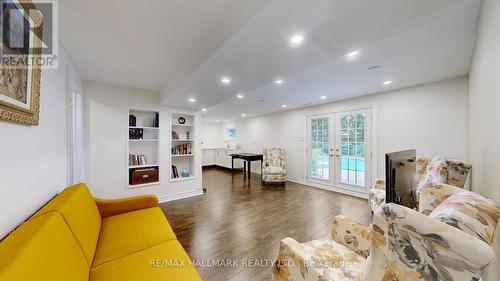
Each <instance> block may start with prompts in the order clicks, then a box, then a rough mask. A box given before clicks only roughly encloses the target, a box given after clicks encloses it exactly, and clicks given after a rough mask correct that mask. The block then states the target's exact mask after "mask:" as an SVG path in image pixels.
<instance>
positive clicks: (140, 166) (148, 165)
mask: <svg viewBox="0 0 500 281" xmlns="http://www.w3.org/2000/svg"><path fill="white" fill-rule="evenodd" d="M158 166H160V165H158V164H146V165H129V166H128V167H129V168H130V169H137V168H150V167H158Z"/></svg>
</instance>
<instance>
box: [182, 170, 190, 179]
mask: <svg viewBox="0 0 500 281" xmlns="http://www.w3.org/2000/svg"><path fill="white" fill-rule="evenodd" d="M190 176H191V175H190V174H189V173H188V171H186V170H182V173H181V177H183V178H189V177H190Z"/></svg>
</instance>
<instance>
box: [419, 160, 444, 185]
mask: <svg viewBox="0 0 500 281" xmlns="http://www.w3.org/2000/svg"><path fill="white" fill-rule="evenodd" d="M447 180H448V164H447V162H446V158H444V157H434V158H432V160H431V161H430V162H429V165H427V168H426V169H425V172H424V175H422V177H421V179H420V181H419V182H418V183H417V186H416V192H417V194H419V193H420V190H421V189H422V187H424V186H426V185H427V184H429V183H446V182H447Z"/></svg>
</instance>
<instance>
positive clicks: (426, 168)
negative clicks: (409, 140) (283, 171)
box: [368, 157, 472, 212]
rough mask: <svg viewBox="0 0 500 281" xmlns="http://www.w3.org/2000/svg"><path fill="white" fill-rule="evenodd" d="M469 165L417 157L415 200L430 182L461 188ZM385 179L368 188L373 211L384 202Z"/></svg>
mask: <svg viewBox="0 0 500 281" xmlns="http://www.w3.org/2000/svg"><path fill="white" fill-rule="evenodd" d="M471 167H472V166H471V165H469V164H466V163H463V162H460V161H457V160H454V159H447V158H444V157H433V158H432V159H431V158H428V157H419V158H417V162H416V173H415V181H414V183H415V186H414V191H415V195H416V198H415V200H416V202H417V204H418V197H419V195H420V189H421V188H422V187H423V186H425V185H427V184H430V183H446V184H449V185H453V186H456V187H460V188H463V187H464V186H465V182H466V181H467V177H468V175H469V172H470V169H471ZM385 192H386V190H385V181H384V180H382V179H377V180H375V184H374V185H373V187H372V189H371V190H370V194H369V198H368V204H369V205H370V208H371V209H372V212H375V210H376V209H378V207H380V205H382V204H383V203H385Z"/></svg>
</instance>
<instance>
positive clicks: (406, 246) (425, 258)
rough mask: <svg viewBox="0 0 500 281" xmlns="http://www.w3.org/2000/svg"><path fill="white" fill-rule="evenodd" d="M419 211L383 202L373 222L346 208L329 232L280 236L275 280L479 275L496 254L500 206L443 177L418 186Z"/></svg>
mask: <svg viewBox="0 0 500 281" xmlns="http://www.w3.org/2000/svg"><path fill="white" fill-rule="evenodd" d="M419 209H420V210H421V212H417V211H415V210H412V209H409V208H406V207H403V206H400V205H396V204H392V203H391V204H384V205H382V206H381V207H380V208H378V209H377V210H376V211H375V215H374V219H373V224H372V225H371V227H367V226H364V225H362V224H360V223H358V222H356V221H354V220H352V219H349V218H346V217H344V216H337V217H336V218H335V219H334V222H333V225H332V229H331V233H330V234H329V236H328V237H326V238H324V239H320V240H314V241H311V242H307V243H298V242H297V241H295V240H293V239H292V238H286V239H284V240H282V241H281V244H280V249H279V253H278V259H277V260H276V262H275V264H274V266H273V268H272V273H273V280H275V281H276V280H277V281H341V280H342V281H353V280H354V281H357V280H359V281H389V280H390V281H392V280H398V281H403V280H404V281H413V280H427V281H431V280H432V281H434V280H446V281H462V280H463V281H471V280H478V279H479V278H480V277H481V274H482V272H483V271H484V269H486V267H487V266H488V265H490V264H491V263H492V262H493V259H494V251H493V249H492V247H491V245H492V243H493V241H494V239H495V235H496V233H495V230H496V226H497V224H498V220H499V216H500V208H498V206H496V205H495V203H494V202H493V201H492V200H489V199H487V198H484V197H482V196H481V195H479V194H476V193H473V192H470V191H467V190H463V189H459V188H456V187H453V186H451V185H447V184H435V185H426V186H425V187H423V188H422V190H421V200H420V204H419Z"/></svg>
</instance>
